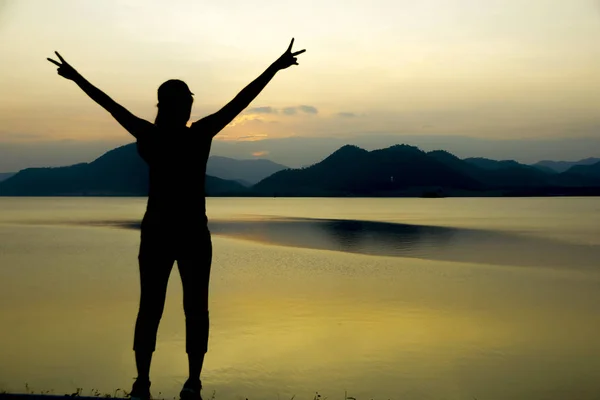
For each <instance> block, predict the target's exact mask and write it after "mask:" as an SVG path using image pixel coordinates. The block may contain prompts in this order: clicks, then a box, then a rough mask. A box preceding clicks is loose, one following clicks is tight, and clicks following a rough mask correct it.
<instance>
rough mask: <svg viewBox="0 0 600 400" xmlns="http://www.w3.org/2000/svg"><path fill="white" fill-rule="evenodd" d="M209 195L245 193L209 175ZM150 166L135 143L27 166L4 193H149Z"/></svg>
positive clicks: (3, 185) (0, 185) (0, 188)
mask: <svg viewBox="0 0 600 400" xmlns="http://www.w3.org/2000/svg"><path fill="white" fill-rule="evenodd" d="M205 190H206V193H207V195H230V194H241V193H244V192H246V191H247V189H246V188H245V187H244V186H243V185H241V184H240V183H238V182H233V181H228V180H224V179H220V178H217V177H213V176H207V177H206V187H205ZM147 194H148V166H147V165H146V163H145V162H144V161H143V160H142V159H141V158H140V156H139V155H138V153H137V148H136V145H135V143H132V144H128V145H125V146H121V147H118V148H116V149H114V150H111V151H108V152H107V153H105V154H104V155H102V156H101V157H99V158H97V159H96V160H94V161H93V162H91V163H80V164H75V165H71V166H67V167H54V168H27V169H24V170H22V171H20V172H18V173H17V174H15V175H14V176H12V177H10V178H8V179H6V180H5V181H3V182H0V195H2V196H86V195H87V196H146V195H147Z"/></svg>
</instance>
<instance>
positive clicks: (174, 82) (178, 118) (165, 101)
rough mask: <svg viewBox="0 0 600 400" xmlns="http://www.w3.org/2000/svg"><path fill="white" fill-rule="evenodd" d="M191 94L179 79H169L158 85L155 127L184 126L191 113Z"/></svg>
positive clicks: (192, 100)
mask: <svg viewBox="0 0 600 400" xmlns="http://www.w3.org/2000/svg"><path fill="white" fill-rule="evenodd" d="M193 94H194V93H192V92H191V91H190V89H189V88H188V85H186V83H185V82H183V81H181V80H179V79H170V80H168V81H166V82H164V83H163V84H162V85H160V86H159V88H158V114H157V115H156V121H155V123H156V125H159V126H164V127H169V128H176V127H181V126H185V125H186V124H187V122H188V120H189V119H190V115H191V113H192V103H193V102H194V98H193V97H192V95H193Z"/></svg>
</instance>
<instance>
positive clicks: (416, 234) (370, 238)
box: [85, 217, 600, 269]
mask: <svg viewBox="0 0 600 400" xmlns="http://www.w3.org/2000/svg"><path fill="white" fill-rule="evenodd" d="M85 224H88V225H102V226H112V227H120V228H129V229H139V221H131V220H128V221H124V220H121V221H95V222H85ZM209 225H210V229H211V232H212V233H213V234H214V235H222V236H228V237H233V238H238V239H244V240H250V241H255V242H261V243H266V244H272V245H280V246H290V247H301V248H309V249H317V250H330V251H342V252H347V253H356V254H365V255H377V256H388V257H409V258H420V259H428V260H440V261H455V262H468V263H476V264H491V265H508V266H529V267H552V268H569V269H570V268H578V269H582V268H583V269H591V268H595V267H596V266H597V265H598V262H599V261H600V246H595V245H584V244H577V243H570V242H565V241H560V240H556V239H550V238H543V237H535V236H531V235H526V234H518V233H512V232H503V231H498V230H484V229H469V228H452V227H441V226H429V225H414V224H400V223H387V222H376V221H361V220H345V219H311V218H266V217H260V218H254V219H238V220H212V221H211V222H210V223H209ZM574 254H576V255H577V262H576V263H574V262H573V255H574Z"/></svg>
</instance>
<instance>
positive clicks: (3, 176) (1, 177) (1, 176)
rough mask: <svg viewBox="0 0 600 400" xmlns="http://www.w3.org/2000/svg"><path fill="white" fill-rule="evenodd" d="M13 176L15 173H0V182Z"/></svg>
mask: <svg viewBox="0 0 600 400" xmlns="http://www.w3.org/2000/svg"><path fill="white" fill-rule="evenodd" d="M14 174H16V172H0V182H2V181H5V180H7V179H8V178H10V177H11V176H13V175H14Z"/></svg>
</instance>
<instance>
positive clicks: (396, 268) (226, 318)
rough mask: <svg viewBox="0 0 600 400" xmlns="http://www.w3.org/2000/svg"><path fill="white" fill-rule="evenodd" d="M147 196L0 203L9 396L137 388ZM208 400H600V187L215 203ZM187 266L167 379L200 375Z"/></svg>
mask: <svg viewBox="0 0 600 400" xmlns="http://www.w3.org/2000/svg"><path fill="white" fill-rule="evenodd" d="M145 202H146V199H145V198H0V301H1V304H2V307H1V309H0V327H1V328H0V390H7V391H15V392H24V391H25V385H26V384H27V386H28V388H29V390H33V391H35V392H40V391H47V390H49V391H52V392H53V393H55V394H64V393H72V392H74V391H75V390H76V388H82V389H83V393H82V394H90V393H92V391H94V390H98V391H100V392H102V393H114V391H115V390H116V389H119V388H122V389H126V390H129V389H130V388H131V384H132V382H133V378H134V377H135V375H136V371H135V363H134V358H133V351H132V349H131V347H132V343H133V327H134V323H135V317H136V314H137V307H138V301H139V298H138V296H139V276H138V269H137V268H138V266H137V251H138V245H139V231H138V230H137V226H138V225H139V222H140V220H141V218H142V216H143V213H144V209H145ZM207 211H208V216H209V219H210V222H209V227H210V229H211V231H212V234H213V246H214V258H213V267H212V273H211V289H210V291H211V292H210V296H211V297H210V313H211V314H210V315H211V333H210V335H211V336H210V342H209V352H208V354H207V356H206V361H205V366H204V371H203V374H202V376H203V383H204V390H203V397H204V398H205V399H209V398H210V397H211V395H212V394H213V393H215V399H217V400H219V399H236V400H237V399H246V398H248V399H249V400H253V399H273V400H275V399H277V400H280V399H290V398H292V396H295V399H309V400H311V399H313V398H314V397H315V396H316V393H317V392H318V394H319V395H321V396H322V397H321V399H323V400H324V398H325V397H327V398H334V399H342V398H343V396H344V395H345V393H346V394H347V396H349V397H354V398H356V399H357V400H362V399H366V400H368V399H457V400H458V399H469V400H470V399H473V398H477V399H479V400H482V399H488V400H496V399H497V400H506V399H514V400H517V399H523V400H533V399H547V400H555V399H556V400H558V399H560V400H564V399H573V400H575V399H598V398H599V397H598V396H600V335H599V334H598V332H600V312H599V311H600V199H598V198H473V199H471V198H460V199H458V198H447V199H354V198H343V199H327V198H293V199H292V198H290V199H286V198H243V199H240V198H208V199H207ZM181 295H182V293H181V283H180V280H179V276H178V271H177V268H174V269H173V273H172V275H171V280H170V283H169V289H168V294H167V303H166V307H165V312H164V315H163V319H162V322H161V325H160V329H159V334H158V344H157V350H156V353H155V354H154V359H153V364H152V369H151V379H152V393H153V396H154V397H155V398H156V397H160V398H162V397H165V398H173V397H174V396H178V393H179V390H180V387H181V385H182V384H183V382H184V381H185V379H186V377H187V376H186V374H187V358H186V354H185V329H184V316H183V309H182V299H181Z"/></svg>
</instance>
